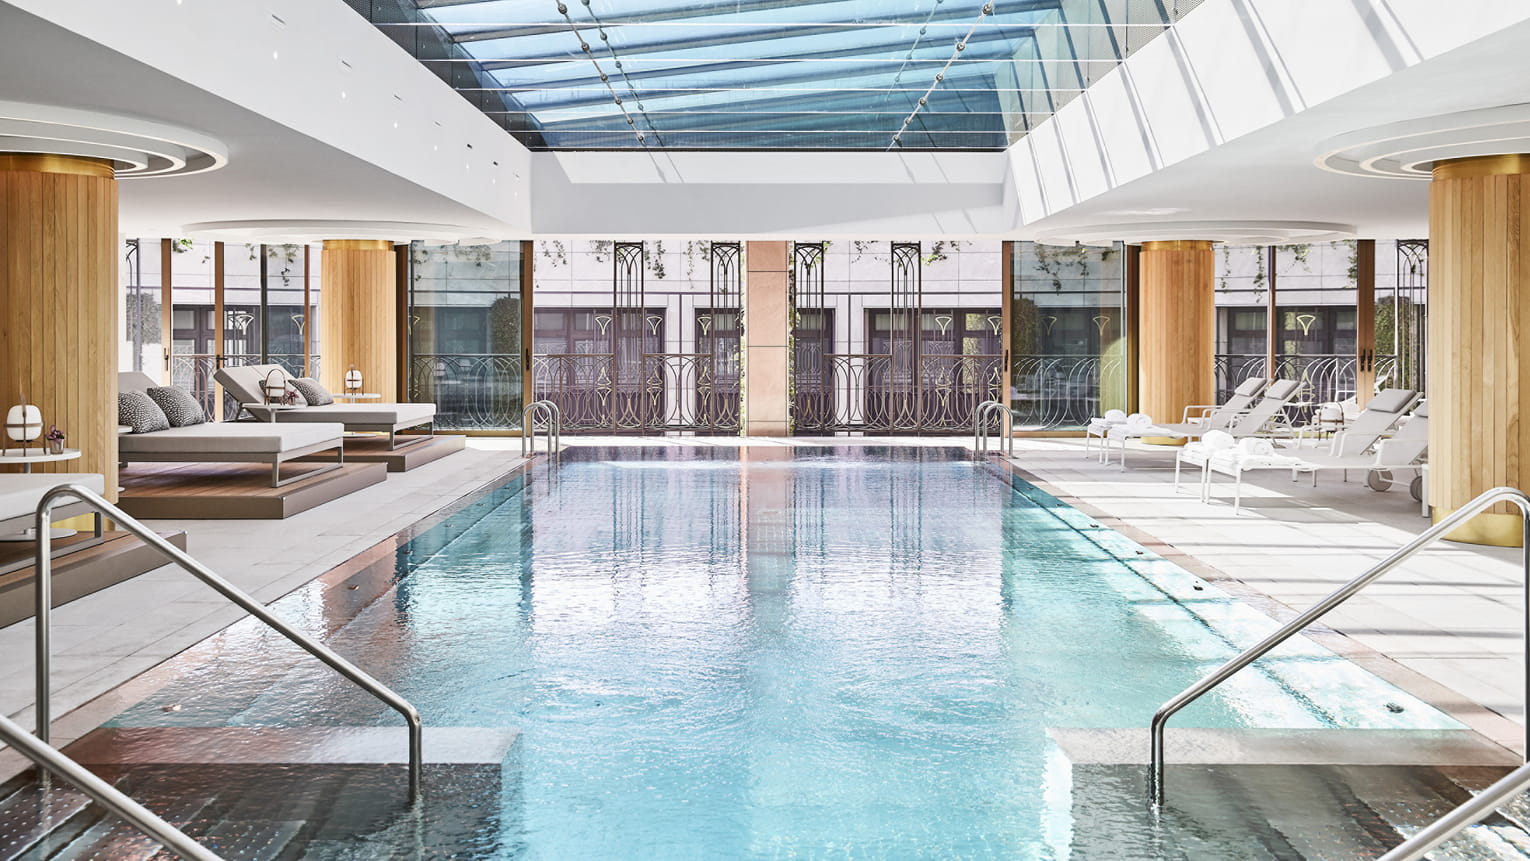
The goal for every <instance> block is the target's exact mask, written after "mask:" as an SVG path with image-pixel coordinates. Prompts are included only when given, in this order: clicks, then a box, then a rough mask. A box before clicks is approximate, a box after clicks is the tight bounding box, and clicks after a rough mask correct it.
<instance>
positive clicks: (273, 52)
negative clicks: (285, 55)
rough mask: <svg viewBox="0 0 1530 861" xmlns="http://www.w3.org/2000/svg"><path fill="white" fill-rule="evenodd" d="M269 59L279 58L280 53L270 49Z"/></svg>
mask: <svg viewBox="0 0 1530 861" xmlns="http://www.w3.org/2000/svg"><path fill="white" fill-rule="evenodd" d="M271 59H273V60H280V59H281V55H280V54H278V53H276V52H275V51H272V52H271Z"/></svg>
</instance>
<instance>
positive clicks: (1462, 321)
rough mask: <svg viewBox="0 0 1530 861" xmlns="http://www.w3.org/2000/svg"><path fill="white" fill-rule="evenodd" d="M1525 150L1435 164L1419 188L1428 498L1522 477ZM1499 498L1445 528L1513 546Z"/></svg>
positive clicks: (1527, 461)
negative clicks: (1424, 256) (1424, 217)
mask: <svg viewBox="0 0 1530 861" xmlns="http://www.w3.org/2000/svg"><path fill="white" fill-rule="evenodd" d="M1526 206H1530V155H1505V156H1485V157H1481V158H1463V159H1452V160H1448V161H1443V162H1439V163H1436V164H1435V166H1434V182H1433V184H1432V185H1431V186H1430V189H1429V309H1428V310H1429V339H1428V340H1429V365H1428V367H1429V481H1428V485H1429V504H1430V506H1432V508H1433V511H1434V518H1435V520H1436V521H1438V520H1439V519H1441V518H1443V517H1445V516H1446V515H1448V514H1449V513H1451V512H1452V511H1455V510H1456V509H1458V508H1460V507H1461V506H1462V505H1465V504H1466V503H1467V502H1468V501H1470V500H1471V498H1472V497H1474V496H1476V495H1478V494H1480V493H1482V492H1483V491H1485V490H1489V489H1491V488H1494V487H1498V486H1501V485H1508V486H1510V487H1518V488H1524V487H1526V485H1527V484H1530V421H1526V420H1525V419H1524V417H1523V416H1522V414H1521V411H1522V409H1523V408H1524V407H1526V406H1530V373H1526V372H1525V370H1524V365H1525V361H1526V358H1527V356H1530V349H1527V345H1522V344H1521V343H1520V341H1521V340H1522V339H1523V338H1524V337H1525V333H1530V214H1527V213H1526V211H1525V207H1526ZM1513 511H1514V509H1512V508H1510V507H1508V506H1507V505H1501V506H1497V507H1495V508H1494V509H1493V510H1492V512H1491V513H1488V514H1483V515H1481V516H1479V517H1477V518H1474V519H1473V520H1472V521H1471V522H1470V523H1468V524H1467V525H1466V526H1465V527H1462V528H1461V529H1459V530H1457V531H1456V532H1454V533H1452V535H1451V536H1450V537H1451V538H1454V539H1456V540H1459V541H1469V542H1473V543H1477V544H1497V545H1502V546H1517V545H1519V544H1520V543H1521V539H1522V534H1521V531H1520V519H1519V516H1518V515H1517V514H1514V513H1511V512H1513Z"/></svg>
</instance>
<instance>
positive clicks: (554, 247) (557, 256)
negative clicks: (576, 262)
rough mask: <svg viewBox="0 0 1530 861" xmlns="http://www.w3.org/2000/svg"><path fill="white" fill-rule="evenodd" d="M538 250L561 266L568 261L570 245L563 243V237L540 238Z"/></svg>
mask: <svg viewBox="0 0 1530 861" xmlns="http://www.w3.org/2000/svg"><path fill="white" fill-rule="evenodd" d="M537 251H538V253H540V254H541V255H542V256H543V257H546V258H547V259H548V260H550V261H552V262H553V263H556V264H558V265H560V266H561V265H563V264H565V263H567V262H568V247H567V246H565V245H564V244H563V240H561V239H542V240H538V242H537Z"/></svg>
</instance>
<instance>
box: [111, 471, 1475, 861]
mask: <svg viewBox="0 0 1530 861" xmlns="http://www.w3.org/2000/svg"><path fill="white" fill-rule="evenodd" d="M278 609H279V610H280V611H282V612H284V613H285V614H287V615H288V616H289V617H291V616H296V617H298V618H300V619H304V620H306V622H307V623H308V624H309V625H310V627H313V628H316V629H318V630H325V631H330V633H329V640H330V642H331V643H332V645H334V646H335V647H336V648H337V649H338V650H339V651H341V653H343V654H346V655H349V656H351V657H353V658H354V659H355V660H356V661H357V662H358V663H359V664H360V665H362V666H363V667H365V668H367V669H368V670H369V671H371V672H373V673H374V674H376V675H377V676H378V677H379V678H381V679H382V680H383V681H385V682H386V683H388V684H390V685H392V686H393V687H394V688H395V689H396V690H398V691H399V692H400V693H402V694H403V695H404V696H405V697H407V698H409V699H410V700H412V701H413V702H414V703H415V704H416V705H417V706H418V707H419V708H420V710H421V711H422V713H423V714H424V717H425V722H426V725H427V726H463V727H514V728H518V729H519V730H520V731H521V733H522V734H521V737H520V740H519V742H518V748H517V750H516V751H515V752H514V753H513V754H512V757H511V759H510V760H509V761H507V762H506V764H505V769H506V770H507V772H513V774H510V775H508V777H507V779H506V781H505V782H504V789H503V790H502V792H501V796H500V799H499V803H500V805H501V809H500V811H499V815H498V816H497V817H495V818H494V820H493V821H494V825H493V828H494V829H496V833H495V834H492V835H485V836H484V837H485V839H483V840H481V841H479V842H478V843H475V844H474V845H475V846H478V847H480V848H478V849H475V850H474V854H478V855H482V856H487V857H504V858H516V857H524V858H536V859H619V858H635V859H636V858H645V859H646V858H655V859H657V858H665V859H681V858H1036V859H1045V858H1065V857H1068V849H1067V847H1068V845H1069V843H1070V841H1071V839H1072V835H1071V827H1072V823H1071V819H1070V810H1071V807H1072V800H1071V798H1070V792H1071V790H1070V787H1069V785H1068V774H1069V769H1068V766H1067V763H1066V761H1065V759H1062V758H1061V757H1062V754H1061V752H1060V750H1059V749H1058V748H1057V747H1056V746H1055V745H1054V744H1053V743H1052V742H1051V741H1050V740H1049V738H1048V735H1047V730H1048V728H1122V727H1145V726H1146V725H1147V722H1148V719H1149V717H1150V716H1151V714H1152V713H1153V711H1154V709H1155V708H1157V707H1158V705H1160V704H1161V703H1162V702H1163V701H1164V700H1166V699H1168V698H1169V697H1171V696H1173V695H1174V694H1175V693H1177V692H1178V691H1179V690H1180V689H1182V688H1183V687H1185V686H1186V685H1188V684H1190V683H1191V682H1193V681H1194V680H1196V679H1197V678H1199V677H1201V676H1202V675H1204V674H1205V673H1207V672H1208V671H1209V670H1210V669H1211V668H1213V667H1214V666H1216V665H1217V664H1219V663H1220V662H1222V661H1224V660H1226V659H1227V658H1228V657H1230V656H1232V655H1233V654H1234V653H1235V652H1236V650H1237V649H1238V648H1240V647H1242V646H1246V645H1249V644H1251V643H1252V642H1254V641H1255V640H1257V639H1258V638H1259V637H1260V636H1262V635H1263V634H1265V633H1267V632H1268V631H1269V630H1271V629H1272V628H1273V623H1271V622H1270V621H1269V620H1268V619H1267V618H1265V617H1263V616H1261V615H1260V614H1258V613H1256V612H1254V611H1252V610H1250V609H1248V608H1247V607H1245V606H1244V605H1241V604H1239V603H1236V602H1234V601H1232V600H1230V599H1229V598H1228V597H1227V596H1226V595H1224V594H1222V593H1221V592H1219V591H1218V590H1217V589H1215V588H1214V587H1212V586H1210V585H1207V584H1205V583H1203V582H1202V581H1200V580H1199V579H1197V578H1196V577H1194V576H1192V575H1190V574H1188V573H1186V572H1185V571H1183V570H1182V569H1179V568H1178V567H1176V566H1174V565H1172V564H1170V563H1168V562H1167V561H1165V560H1163V559H1161V558H1159V557H1157V556H1155V555H1154V554H1152V553H1151V552H1148V551H1145V550H1144V549H1143V548H1142V547H1140V546H1139V545H1137V544H1135V543H1133V542H1131V541H1130V540H1128V539H1126V538H1125V537H1124V536H1122V535H1120V534H1119V533H1116V532H1114V531H1112V530H1109V529H1106V528H1104V527H1102V526H1100V525H1099V524H1098V523H1096V522H1095V521H1093V520H1091V519H1090V518H1089V517H1087V516H1085V515H1083V514H1081V513H1080V512H1078V511H1076V510H1074V509H1072V508H1070V507H1068V506H1066V505H1064V504H1063V503H1061V502H1059V501H1058V500H1056V499H1055V498H1053V497H1051V496H1048V495H1047V494H1045V493H1043V492H1041V491H1040V490H1038V489H1037V488H1035V487H1033V486H1031V485H1029V484H1027V483H1025V482H1024V481H1021V480H1019V479H1018V478H1015V477H1013V476H1012V475H1010V474H1008V473H1007V472H1006V470H1005V469H1004V468H1003V467H1002V466H1000V465H997V464H994V463H991V462H985V461H976V460H973V459H972V457H971V455H970V453H966V452H963V451H962V450H960V449H944V448H931V447H875V446H866V447H825V448H807V447H747V448H689V447H649V448H639V447H630V448H620V449H602V448H575V449H572V450H570V451H568V452H567V453H565V454H564V455H563V456H562V462H561V464H560V465H557V466H555V467H547V466H539V467H538V468H536V469H535V470H534V471H533V472H532V473H530V474H529V475H527V476H521V477H517V478H516V479H515V480H513V481H511V482H510V483H508V484H506V485H504V486H503V487H500V488H498V489H495V490H493V491H492V492H489V493H487V494H486V495H485V496H484V497H483V498H481V499H479V500H477V501H475V502H473V503H472V504H470V505H467V506H466V507H464V508H463V509H462V510H460V511H459V512H457V513H456V514H454V515H452V516H451V517H449V518H448V519H446V520H445V521H444V522H442V523H441V524H439V525H437V526H435V527H432V528H430V529H428V530H426V531H425V532H423V533H422V534H420V535H419V536H418V537H416V538H415V539H413V540H412V541H411V542H409V544H408V545H407V546H406V547H405V548H404V549H403V550H401V551H400V552H399V554H398V562H397V582H396V584H395V585H394V588H393V589H392V590H391V591H390V592H388V593H387V594H386V595H385V596H384V597H383V598H382V599H380V600H378V601H376V602H374V603H372V604H371V605H369V606H367V607H366V608H365V609H364V610H362V612H360V613H359V614H357V615H356V616H355V618H354V619H350V620H346V621H344V623H343V624H336V623H335V622H334V621H333V620H332V619H330V618H329V617H328V615H327V610H326V607H325V606H324V603H323V601H322V600H320V599H319V598H317V597H315V596H314V595H312V594H308V595H304V594H303V593H299V594H297V595H294V596H292V597H291V598H290V599H288V600H286V601H284V602H283V603H282V604H279V605H278ZM224 636H225V637H226V638H230V643H229V645H228V648H227V649H226V650H225V653H226V654H229V655H238V654H248V652H241V651H239V649H240V648H241V646H240V644H239V643H238V642H237V641H238V640H239V639H240V638H243V639H245V640H247V641H249V642H247V643H245V644H244V646H249V645H251V644H261V645H258V648H262V649H263V650H264V652H263V653H262V654H263V658H262V660H260V661H255V662H251V661H247V660H246V661H242V662H233V661H225V662H221V663H217V664H207V665H202V666H200V667H199V669H198V670H197V671H195V672H190V673H188V674H187V675H186V676H185V677H184V678H182V679H180V680H179V681H176V682H174V683H172V684H171V686H170V687H169V688H167V689H166V690H165V691H161V692H160V693H159V694H157V695H156V696H155V697H154V698H152V699H151V700H148V701H146V702H144V703H142V704H140V705H139V706H137V707H135V708H134V709H132V710H130V711H128V712H126V713H125V714H123V715H122V716H120V717H119V718H118V719H117V721H115V723H117V724H118V725H126V726H140V725H145V726H146V725H169V724H179V725H192V726H224V725H230V724H233V725H250V726H260V725H290V726H313V725H341V726H344V725H349V726H356V725H379V724H390V725H391V724H393V723H396V722H397V720H396V716H394V715H393V714H392V713H391V712H388V711H387V710H385V709H383V708H381V707H379V706H378V705H377V704H376V703H375V702H373V701H371V700H369V699H368V698H367V697H366V696H365V695H364V694H358V693H357V692H355V691H354V690H351V689H349V688H348V687H347V686H346V685H345V683H344V682H342V681H338V680H336V679H335V678H334V677H333V676H332V675H331V674H329V673H328V671H326V670H325V669H324V668H322V667H319V666H316V665H315V664H313V663H312V662H310V661H307V660H303V659H301V658H300V657H299V656H296V655H295V654H292V653H291V652H290V650H286V649H283V648H281V647H279V646H278V645H277V644H275V643H274V641H273V640H272V639H271V638H270V636H269V635H268V634H265V633H263V632H260V631H258V630H257V629H255V628H254V627H253V626H237V627H236V629H233V630H231V631H230V632H228V633H227V634H225V635H224ZM167 701H174V702H175V703H177V704H178V705H179V707H180V710H179V711H175V712H165V711H164V710H163V709H162V708H161V704H162V703H163V702H167ZM1175 726H1180V727H1195V726H1199V727H1282V728H1284V727H1394V728H1459V725H1458V724H1456V723H1455V722H1454V721H1452V720H1450V719H1449V718H1447V717H1446V716H1444V715H1442V714H1440V713H1438V712H1436V711H1434V710H1433V709H1431V708H1430V707H1428V706H1427V705H1425V704H1423V703H1422V702H1420V701H1418V700H1415V699H1413V698H1412V697H1410V696H1408V695H1407V694H1405V693H1403V692H1401V691H1400V690H1397V689H1396V688H1393V687H1391V686H1389V685H1387V684H1385V683H1383V682H1381V681H1380V680H1378V679H1376V678H1375V677H1373V676H1370V675H1368V674H1367V673H1364V672H1363V671H1361V670H1359V669H1358V668H1357V667H1355V666H1354V665H1353V664H1351V663H1349V662H1347V661H1344V660H1342V659H1340V658H1338V657H1336V656H1334V655H1333V654H1331V653H1329V652H1327V651H1325V650H1324V649H1322V648H1319V647H1318V646H1316V645H1314V644H1312V643H1311V642H1308V641H1305V640H1297V641H1293V642H1292V643H1291V644H1289V645H1288V646H1286V647H1283V648H1282V649H1281V650H1280V651H1278V652H1276V653H1275V654H1273V655H1272V656H1271V657H1270V658H1269V659H1268V660H1266V661H1264V662H1262V663H1261V664H1260V665H1257V667H1256V668H1254V669H1251V670H1248V671H1245V673H1243V674H1242V675H1240V676H1239V677H1237V678H1236V679H1235V680H1234V681H1233V682H1230V683H1228V684H1227V685H1225V686H1224V687H1223V688H1222V689H1221V690H1220V691H1219V692H1217V693H1215V694H1213V695H1211V696H1209V697H1208V698H1206V699H1205V700H1204V701H1202V702H1201V703H1198V704H1196V705H1194V706H1192V707H1191V708H1189V709H1187V710H1186V711H1185V712H1183V713H1182V715H1181V716H1180V717H1178V718H1176V721H1175ZM481 847H493V848H492V849H484V848H481Z"/></svg>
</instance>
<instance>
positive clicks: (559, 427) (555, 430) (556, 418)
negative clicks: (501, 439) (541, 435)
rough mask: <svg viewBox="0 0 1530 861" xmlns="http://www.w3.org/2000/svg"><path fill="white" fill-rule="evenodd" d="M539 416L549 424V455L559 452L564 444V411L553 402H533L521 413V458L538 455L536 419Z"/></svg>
mask: <svg viewBox="0 0 1530 861" xmlns="http://www.w3.org/2000/svg"><path fill="white" fill-rule="evenodd" d="M539 415H540V416H543V417H544V420H545V421H546V423H547V445H548V448H547V453H548V454H553V453H555V452H557V451H558V449H559V448H560V447H561V446H562V444H563V443H562V438H563V410H562V409H561V408H560V407H559V406H558V405H557V404H555V403H553V402H552V401H548V400H541V401H532V402H531V403H529V404H527V405H526V409H524V410H522V411H521V457H526V456H527V455H528V453H529V454H536V451H537V437H536V418H537V416H539Z"/></svg>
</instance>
